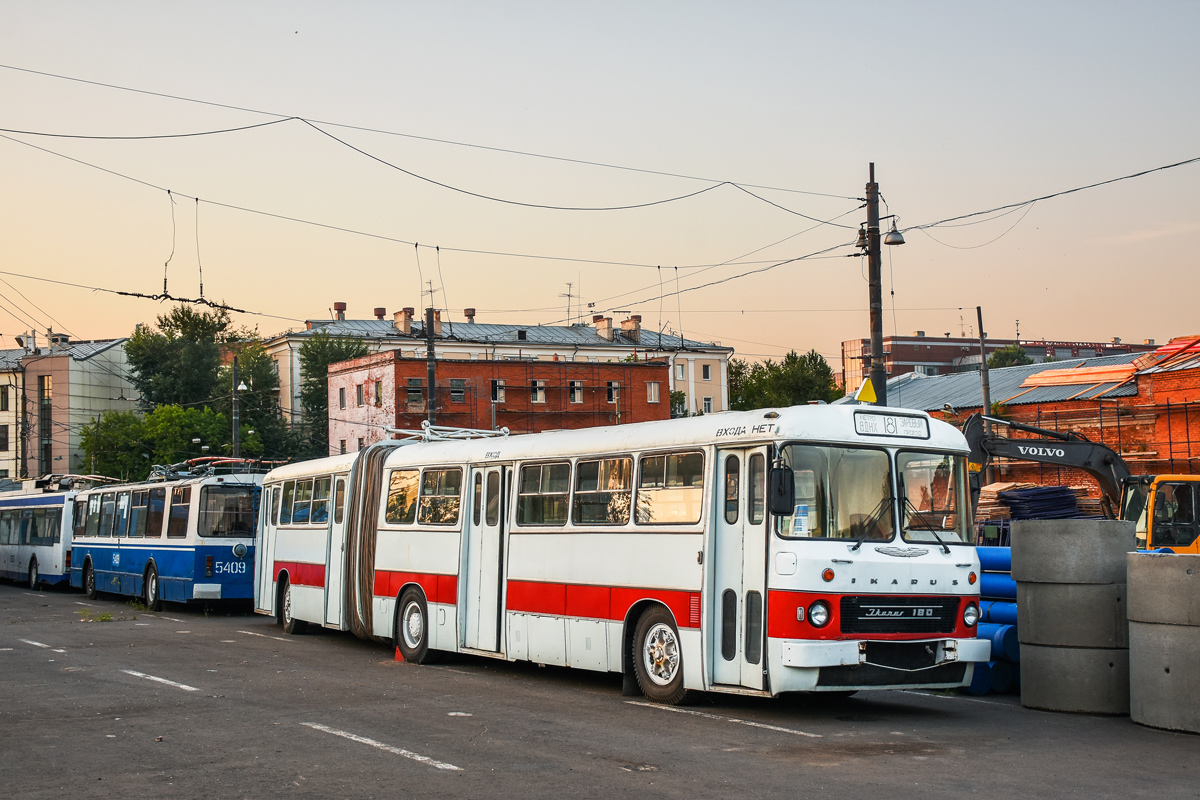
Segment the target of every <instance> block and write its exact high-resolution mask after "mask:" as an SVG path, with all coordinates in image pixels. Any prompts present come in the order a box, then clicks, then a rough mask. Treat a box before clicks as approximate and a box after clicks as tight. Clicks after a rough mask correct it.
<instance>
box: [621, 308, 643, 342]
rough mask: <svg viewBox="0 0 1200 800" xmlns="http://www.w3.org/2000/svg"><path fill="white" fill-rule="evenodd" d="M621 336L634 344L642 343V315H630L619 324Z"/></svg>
mask: <svg viewBox="0 0 1200 800" xmlns="http://www.w3.org/2000/svg"><path fill="white" fill-rule="evenodd" d="M621 334H622V335H623V336H624V337H625V338H626V339H628V340H629V341H631V342H633V343H634V344H639V343H640V342H641V341H642V315H641V314H630V315H629V319H627V320H625V321H624V322H622V323H621Z"/></svg>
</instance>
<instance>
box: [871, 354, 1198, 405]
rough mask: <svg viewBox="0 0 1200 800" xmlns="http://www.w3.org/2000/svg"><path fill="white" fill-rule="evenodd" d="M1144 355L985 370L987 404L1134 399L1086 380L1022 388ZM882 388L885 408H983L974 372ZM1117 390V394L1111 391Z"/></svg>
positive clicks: (1129, 388)
mask: <svg viewBox="0 0 1200 800" xmlns="http://www.w3.org/2000/svg"><path fill="white" fill-rule="evenodd" d="M1143 355H1145V353H1121V354H1118V355H1112V356H1100V357H1098V358H1071V359H1064V360H1062V361H1052V362H1050V363H1045V362H1040V363H1037V364H1024V365H1022V366H1018V367H1001V368H999V369H990V370H988V383H989V388H990V390H991V398H992V402H994V403H1003V404H1004V405H1029V404H1036V403H1059V402H1062V401H1064V400H1095V399H1096V398H1097V397H1132V396H1134V395H1136V394H1137V384H1136V383H1134V382H1133V381H1130V382H1128V383H1125V384H1117V383H1097V382H1096V381H1094V380H1085V381H1083V382H1081V383H1073V384H1067V385H1061V386H1039V387H1036V388H1033V389H1026V388H1022V387H1021V384H1022V383H1023V382H1024V381H1025V379H1026V378H1028V377H1029V376H1030V375H1033V374H1035V373H1038V372H1043V371H1045V370H1048V369H1054V370H1061V369H1072V368H1075V367H1106V366H1113V365H1117V364H1128V363H1130V362H1132V361H1134V360H1135V359H1136V358H1138V357H1139V356H1143ZM1198 358H1200V355H1198ZM1146 371H1147V372H1148V371H1149V370H1146ZM887 385H888V405H889V406H895V407H897V408H913V409H918V410H920V411H940V410H941V409H942V408H943V407H944V406H946V405H947V404H948V405H949V406H950V407H951V408H955V409H959V408H980V407H981V406H982V405H983V383H982V379H981V378H980V373H979V370H973V371H971V372H955V373H951V374H949V375H932V376H926V375H918V374H916V373H914V372H910V373H907V374H905V375H900V376H897V377H895V378H892V379H890V380H889V381H888V384H887ZM1118 386H1119V387H1120V388H1116V387H1118Z"/></svg>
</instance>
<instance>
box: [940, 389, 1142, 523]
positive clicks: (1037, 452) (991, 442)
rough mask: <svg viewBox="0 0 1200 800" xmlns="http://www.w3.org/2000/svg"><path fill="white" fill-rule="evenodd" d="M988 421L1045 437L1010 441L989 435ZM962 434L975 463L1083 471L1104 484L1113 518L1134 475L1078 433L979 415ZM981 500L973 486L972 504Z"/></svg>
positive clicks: (1117, 458) (1108, 451)
mask: <svg viewBox="0 0 1200 800" xmlns="http://www.w3.org/2000/svg"><path fill="white" fill-rule="evenodd" d="M985 421H986V422H991V423H993V424H995V425H1004V426H1006V427H1008V428H1010V429H1011V430H1018V431H1024V432H1026V433H1033V434H1037V435H1038V436H1041V437H1044V438H1041V439H1010V438H1008V437H1005V436H996V435H995V434H990V435H989V434H988V433H987V432H986V430H985V426H984V422H985ZM962 431H963V435H964V436H966V437H967V444H968V445H969V446H970V448H971V456H970V458H971V462H972V463H974V464H982V465H986V464H987V463H988V462H989V461H990V460H991V459H993V458H997V457H1002V458H1012V459H1016V460H1019V461H1036V462H1038V463H1042V464H1055V465H1057V466H1061V467H1074V468H1076V469H1081V470H1084V471H1085V472H1087V473H1088V474H1089V475H1091V476H1092V477H1094V478H1095V479H1096V481H1097V482H1098V483H1099V484H1100V491H1101V492H1102V493H1103V494H1104V499H1105V500H1106V501H1107V504H1108V506H1109V512H1110V513H1109V516H1114V514H1115V512H1116V511H1117V510H1118V509H1119V508H1120V502H1121V487H1122V484H1123V483H1124V482H1125V480H1126V479H1127V478H1129V477H1131V474H1132V473H1130V471H1129V467H1128V466H1127V465H1126V464H1125V461H1124V460H1123V459H1122V458H1121V456H1120V455H1118V454H1117V453H1116V452H1115V451H1114V450H1112V449H1111V448H1109V447H1106V446H1104V445H1102V444H1098V443H1096V442H1093V441H1090V440H1088V439H1087V438H1086V437H1084V436H1080V435H1079V434H1077V433H1062V432H1060V431H1052V430H1047V429H1045V428H1037V427H1034V426H1033V425H1022V424H1021V423H1017V422H1009V421H1008V420H1002V419H996V418H995V417H985V416H983V415H982V414H978V413H976V414H972V415H971V416H969V417H967V421H966V422H965V423H964V424H963V429H962ZM978 500H979V489H978V488H977V487H972V491H971V502H972V505H975V504H977V503H978Z"/></svg>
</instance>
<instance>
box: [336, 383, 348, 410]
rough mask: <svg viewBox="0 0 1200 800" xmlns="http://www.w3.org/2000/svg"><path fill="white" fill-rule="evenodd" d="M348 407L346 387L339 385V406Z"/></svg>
mask: <svg viewBox="0 0 1200 800" xmlns="http://www.w3.org/2000/svg"><path fill="white" fill-rule="evenodd" d="M345 407H346V387H345V386H340V387H338V408H345Z"/></svg>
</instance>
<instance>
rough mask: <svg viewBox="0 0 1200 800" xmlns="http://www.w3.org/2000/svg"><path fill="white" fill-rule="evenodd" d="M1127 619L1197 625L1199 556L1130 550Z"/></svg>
mask: <svg viewBox="0 0 1200 800" xmlns="http://www.w3.org/2000/svg"><path fill="white" fill-rule="evenodd" d="M1126 563H1127V565H1128V572H1129V619H1131V620H1137V621H1138V622H1162V623H1169V624H1172V625H1200V555H1171V554H1169V553H1130V554H1128V555H1127V556H1126Z"/></svg>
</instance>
